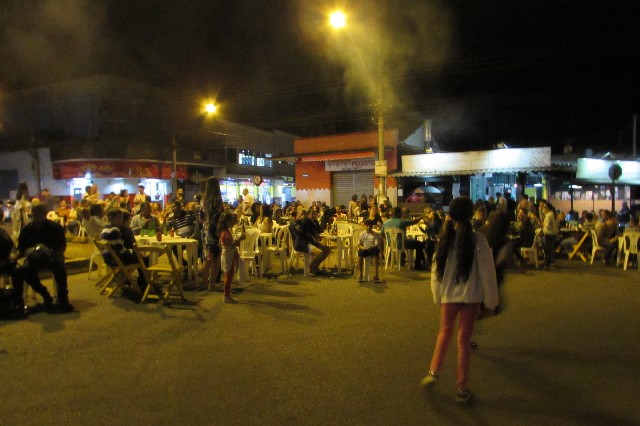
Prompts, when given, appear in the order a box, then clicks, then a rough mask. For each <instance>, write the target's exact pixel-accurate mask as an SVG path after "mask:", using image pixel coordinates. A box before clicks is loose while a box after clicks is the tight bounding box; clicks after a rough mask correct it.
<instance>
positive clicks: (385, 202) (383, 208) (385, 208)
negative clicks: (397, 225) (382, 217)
mask: <svg viewBox="0 0 640 426" xmlns="http://www.w3.org/2000/svg"><path fill="white" fill-rule="evenodd" d="M391 207H392V206H391V203H390V202H389V199H388V198H387V197H384V198H383V199H382V204H380V206H378V209H379V210H380V214H383V213H389V212H390V211H391Z"/></svg>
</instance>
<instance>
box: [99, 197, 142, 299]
mask: <svg viewBox="0 0 640 426" xmlns="http://www.w3.org/2000/svg"><path fill="white" fill-rule="evenodd" d="M127 213H128V212H127ZM107 217H108V218H109V224H108V225H107V226H105V227H104V229H103V230H102V232H101V233H100V239H101V240H105V241H107V242H108V243H109V244H110V245H111V248H112V249H113V251H114V252H115V253H116V254H117V255H118V258H120V261H122V263H123V264H124V265H134V264H137V263H138V256H137V255H136V254H135V253H134V252H133V250H131V248H127V247H125V243H124V239H123V235H122V229H121V228H122V227H123V221H124V211H123V210H122V209H113V210H109V211H108V212H107ZM102 257H103V259H104V263H106V264H107V265H109V266H111V267H115V266H117V265H118V263H117V262H116V260H115V259H113V258H112V257H111V254H110V253H109V252H108V251H105V252H103V253H102ZM137 284H138V287H139V288H140V291H141V293H140V295H142V294H144V291H145V290H146V288H147V283H146V281H145V279H144V273H143V272H142V270H141V269H140V268H138V281H137ZM135 296H137V295H135Z"/></svg>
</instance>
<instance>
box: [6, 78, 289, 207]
mask: <svg viewBox="0 0 640 426" xmlns="http://www.w3.org/2000/svg"><path fill="white" fill-rule="evenodd" d="M0 112H1V117H0V120H1V122H2V124H3V126H2V131H1V132H0V153H1V154H0V155H2V156H3V158H5V159H6V160H3V161H2V162H1V163H0V173H2V176H3V178H6V179H3V181H5V183H4V184H3V186H2V187H1V188H0V190H2V191H3V193H2V194H0V197H9V194H8V193H7V189H9V188H14V189H15V186H17V182H18V181H29V180H31V181H32V182H33V186H32V185H30V190H31V191H32V192H33V193H37V192H39V190H40V189H41V188H43V187H49V189H50V190H51V192H52V193H53V195H55V196H58V197H69V198H73V197H76V198H77V197H80V196H81V194H82V193H83V192H84V187H85V186H86V185H88V184H91V183H96V184H97V185H98V188H99V190H100V193H101V195H103V196H104V195H106V194H108V193H109V192H112V191H113V192H116V193H117V192H119V191H120V190H121V189H127V190H128V191H129V192H130V193H131V194H133V193H135V192H136V187H137V186H138V185H139V184H142V185H144V186H145V188H146V191H145V192H146V193H147V194H148V195H150V196H151V197H152V200H154V201H158V202H161V203H164V202H166V201H167V200H168V199H170V198H172V196H173V194H172V193H173V191H174V188H173V178H174V176H175V177H176V178H177V180H178V186H180V187H183V188H184V189H185V196H186V197H187V199H190V198H191V196H192V195H193V194H195V193H196V192H197V191H198V190H199V189H200V186H201V184H202V182H203V181H204V180H205V179H206V178H207V177H208V176H216V177H219V178H220V179H221V180H222V182H223V193H224V194H223V195H225V197H226V199H227V200H228V201H233V200H234V199H235V197H236V196H237V194H239V193H240V192H241V191H242V189H244V188H245V187H246V188H248V189H249V191H250V192H251V193H253V195H254V197H255V198H256V199H257V200H261V201H280V202H284V201H288V200H290V199H292V198H293V196H295V193H294V191H292V189H291V188H292V187H293V184H294V182H293V176H294V169H293V164H292V163H287V162H283V161H274V160H271V158H273V157H282V156H286V155H290V154H292V152H293V140H294V139H295V137H294V136H293V135H289V134H286V133H283V132H278V131H265V130H260V129H255V128H250V127H247V126H243V125H240V124H237V123H232V122H229V121H226V120H223V119H221V118H218V117H215V118H213V119H206V118H205V117H204V116H203V115H202V114H201V113H200V112H199V111H198V106H197V102H196V101H193V100H191V99H188V98H185V97H180V96H176V95H175V94H171V93H167V92H165V91H162V90H159V89H156V88H153V87H150V86H147V85H144V84H141V83H138V82H134V81H130V80H126V79H122V78H119V77H116V76H112V75H100V76H94V77H90V78H85V79H80V80H73V81H68V82H64V83H59V84H53V85H48V86H43V87H37V88H33V89H27V90H22V91H18V92H14V93H10V94H8V95H7V96H5V98H4V99H3V100H2V107H1V109H0ZM11 153H13V154H11ZM19 153H21V154H19ZM11 155H13V156H18V157H20V158H22V159H24V158H27V160H26V161H30V162H31V167H30V169H31V172H32V173H31V174H32V177H31V178H29V177H27V176H25V174H29V170H28V169H27V170H18V163H16V162H13V161H11V160H10V158H11ZM25 155H26V157H25ZM7 156H8V157H7ZM28 157H29V158H30V160H29V158H28ZM174 158H175V161H174ZM23 163H24V161H23V162H21V163H20V164H23ZM49 164H50V166H49ZM20 167H22V166H20ZM49 167H50V168H49ZM257 177H259V178H260V179H256V178H257ZM257 182H260V185H256V183H257Z"/></svg>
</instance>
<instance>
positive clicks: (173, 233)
mask: <svg viewBox="0 0 640 426" xmlns="http://www.w3.org/2000/svg"><path fill="white" fill-rule="evenodd" d="M175 235H176V232H175V231H174V230H173V229H170V230H169V236H170V237H171V238H173V237H174V236H175Z"/></svg>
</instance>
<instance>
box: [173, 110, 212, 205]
mask: <svg viewBox="0 0 640 426" xmlns="http://www.w3.org/2000/svg"><path fill="white" fill-rule="evenodd" d="M217 113H218V106H217V105H216V104H215V103H214V102H212V101H206V102H204V103H203V104H202V111H201V114H200V115H198V117H196V119H195V120H193V121H192V122H191V124H189V126H188V127H187V129H186V130H185V131H184V132H182V134H183V135H184V134H186V133H188V132H189V131H190V130H191V129H192V128H193V126H194V125H195V124H196V123H197V121H198V119H199V118H201V117H202V116H205V117H208V116H211V115H214V114H217ZM178 142H179V141H178V138H177V137H176V134H175V133H174V134H173V140H172V141H171V146H172V148H173V155H172V159H171V160H172V161H171V191H172V193H173V196H174V198H175V194H177V192H178V164H177V162H178V161H177V160H178V158H177V157H178Z"/></svg>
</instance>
